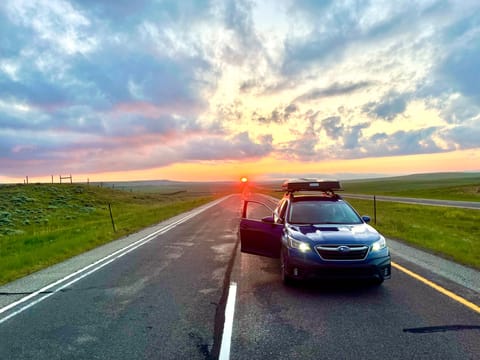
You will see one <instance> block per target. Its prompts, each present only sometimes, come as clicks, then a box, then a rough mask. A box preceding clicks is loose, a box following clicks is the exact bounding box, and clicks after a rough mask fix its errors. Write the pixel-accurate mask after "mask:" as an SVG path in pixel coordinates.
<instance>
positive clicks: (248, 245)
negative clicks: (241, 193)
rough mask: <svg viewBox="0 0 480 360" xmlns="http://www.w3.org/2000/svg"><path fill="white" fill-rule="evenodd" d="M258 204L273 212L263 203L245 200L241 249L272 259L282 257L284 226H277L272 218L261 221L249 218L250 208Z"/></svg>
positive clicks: (241, 229) (241, 223) (241, 226)
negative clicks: (253, 204) (252, 204)
mask: <svg viewBox="0 0 480 360" xmlns="http://www.w3.org/2000/svg"><path fill="white" fill-rule="evenodd" d="M251 203H256V204H260V205H262V206H264V207H265V208H267V209H268V210H269V211H270V214H271V213H272V211H271V210H270V209H269V208H268V206H266V205H265V204H263V203H260V202H258V201H252V200H245V202H244V204H243V212H242V219H241V221H240V248H241V251H242V252H244V253H249V254H254V255H260V256H267V257H271V258H279V257H280V249H281V243H282V231H283V224H276V223H275V222H274V220H273V217H272V216H267V217H263V218H261V219H253V218H249V217H250V216H249V217H247V213H248V214H249V213H250V212H249V211H248V210H249V209H248V206H249V204H250V205H251Z"/></svg>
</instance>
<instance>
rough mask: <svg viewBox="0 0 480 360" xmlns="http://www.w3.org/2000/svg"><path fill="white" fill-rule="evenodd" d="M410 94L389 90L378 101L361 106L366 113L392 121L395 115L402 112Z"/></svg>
mask: <svg viewBox="0 0 480 360" xmlns="http://www.w3.org/2000/svg"><path fill="white" fill-rule="evenodd" d="M410 96H411V95H410V94H399V93H396V92H390V93H388V94H387V95H385V96H384V97H383V98H382V99H381V100H380V101H378V102H370V103H368V104H366V105H365V106H364V107H363V111H364V112H366V113H367V114H369V115H371V116H373V117H377V118H381V119H384V120H387V121H392V120H393V119H394V118H395V117H396V116H397V115H399V114H402V113H403V112H404V111H405V110H406V108H407V101H408V100H409V98H410Z"/></svg>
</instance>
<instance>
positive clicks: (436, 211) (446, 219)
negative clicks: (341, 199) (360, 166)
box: [346, 199, 480, 269]
mask: <svg viewBox="0 0 480 360" xmlns="http://www.w3.org/2000/svg"><path fill="white" fill-rule="evenodd" d="M346 200H347V201H348V202H349V203H350V204H351V205H352V206H353V207H355V209H357V211H358V212H359V213H360V214H361V215H370V216H371V217H372V222H371V223H370V224H371V225H372V226H374V227H375V228H376V229H377V230H378V231H380V232H381V233H382V234H383V235H385V236H386V237H387V238H391V239H395V240H400V241H402V242H405V243H407V244H409V245H413V246H415V247H417V248H420V249H423V250H427V251H429V252H431V253H434V254H436V255H440V256H442V257H444V258H447V259H450V260H453V261H455V262H458V263H460V264H464V265H468V266H471V267H473V268H476V269H480V246H479V245H480V221H479V220H480V210H472V209H459V208H453V207H442V206H427V205H410V204H402V203H394V202H386V201H377V219H376V224H375V223H374V219H373V213H374V211H373V200H359V199H346Z"/></svg>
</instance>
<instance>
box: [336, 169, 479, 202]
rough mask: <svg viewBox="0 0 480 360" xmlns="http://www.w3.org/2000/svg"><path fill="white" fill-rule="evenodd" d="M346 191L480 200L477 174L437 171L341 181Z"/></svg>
mask: <svg viewBox="0 0 480 360" xmlns="http://www.w3.org/2000/svg"><path fill="white" fill-rule="evenodd" d="M342 186H343V188H344V190H345V192H346V193H356V194H371V195H388V196H400V197H413V198H423V199H439V200H457V201H480V173H437V174H418V175H409V176H399V177H391V178H386V179H370V180H350V181H343V182H342Z"/></svg>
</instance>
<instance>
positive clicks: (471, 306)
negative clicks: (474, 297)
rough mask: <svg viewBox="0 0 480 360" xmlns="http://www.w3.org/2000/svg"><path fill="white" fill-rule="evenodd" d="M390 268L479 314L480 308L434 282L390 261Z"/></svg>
mask: <svg viewBox="0 0 480 360" xmlns="http://www.w3.org/2000/svg"><path fill="white" fill-rule="evenodd" d="M392 266H393V267H394V268H396V269H398V270H400V271H403V272H404V273H405V274H407V275H409V276H411V277H413V278H415V279H417V280H419V281H421V282H422V283H424V284H425V285H428V286H430V287H431V288H433V289H435V290H437V291H438V292H440V293H442V294H443V295H446V296H448V297H449V298H451V299H453V300H455V301H458V302H459V303H460V304H462V305H465V306H466V307H468V308H469V309H472V310H473V311H475V312H477V313H479V314H480V306H478V305H476V304H474V303H472V302H471V301H468V300H467V299H464V298H463V297H461V296H458V295H457V294H455V293H454V292H452V291H450V290H447V289H445V288H444V287H441V286H440V285H437V284H435V283H434V282H432V281H430V280H427V279H425V278H424V277H423V276H420V275H418V274H416V273H414V272H413V271H410V270H408V269H407V268H404V267H403V266H401V265H399V264H397V263H395V262H393V261H392Z"/></svg>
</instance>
